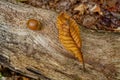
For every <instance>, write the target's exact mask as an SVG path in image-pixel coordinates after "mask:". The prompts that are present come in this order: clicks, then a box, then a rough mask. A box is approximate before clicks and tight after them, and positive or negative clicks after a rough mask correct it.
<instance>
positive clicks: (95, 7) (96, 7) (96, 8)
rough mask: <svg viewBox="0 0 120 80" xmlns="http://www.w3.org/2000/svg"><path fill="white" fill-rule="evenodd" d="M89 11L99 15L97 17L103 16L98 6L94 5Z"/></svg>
mask: <svg viewBox="0 0 120 80" xmlns="http://www.w3.org/2000/svg"><path fill="white" fill-rule="evenodd" d="M90 11H91V12H93V13H94V12H97V13H99V15H103V13H102V11H101V8H100V6H98V5H95V6H93V7H92V8H91V9H90Z"/></svg>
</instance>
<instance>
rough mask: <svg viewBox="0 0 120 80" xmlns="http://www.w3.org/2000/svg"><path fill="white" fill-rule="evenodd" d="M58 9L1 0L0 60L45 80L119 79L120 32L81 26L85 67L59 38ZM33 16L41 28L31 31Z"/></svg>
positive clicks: (30, 75)
mask: <svg viewBox="0 0 120 80" xmlns="http://www.w3.org/2000/svg"><path fill="white" fill-rule="evenodd" d="M56 17H57V13H55V12H53V11H50V10H44V9H40V8H35V7H32V6H29V5H24V4H20V3H18V4H13V3H10V2H7V1H5V0H1V1H0V63H1V65H3V66H6V67H8V68H9V69H11V70H13V71H15V72H18V73H20V74H22V75H25V76H28V77H31V78H34V79H39V78H41V79H44V80H88V79H89V80H118V79H120V60H119V58H120V49H119V48H120V33H113V32H98V31H92V30H89V29H86V28H84V27H80V28H81V36H82V45H83V46H82V52H83V56H84V60H85V64H86V71H85V72H84V71H83V69H82V64H81V63H80V62H79V61H78V60H76V59H74V58H73V57H72V55H70V52H69V51H67V50H66V49H65V48H64V47H63V46H62V45H61V43H60V42H59V39H58V30H57V28H56ZM30 18H34V19H37V20H39V21H41V23H42V29H41V30H39V31H32V30H30V29H28V28H27V27H26V22H27V21H28V20H29V19H30Z"/></svg>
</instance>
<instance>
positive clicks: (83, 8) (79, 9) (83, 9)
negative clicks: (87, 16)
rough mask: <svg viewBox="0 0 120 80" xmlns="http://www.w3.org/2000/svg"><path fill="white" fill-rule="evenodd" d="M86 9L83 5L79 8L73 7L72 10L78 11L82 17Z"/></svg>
mask: <svg viewBox="0 0 120 80" xmlns="http://www.w3.org/2000/svg"><path fill="white" fill-rule="evenodd" d="M86 9H87V6H86V5H85V4H80V5H79V6H77V7H75V8H74V10H76V11H80V14H81V15H83V14H84V13H85V11H86Z"/></svg>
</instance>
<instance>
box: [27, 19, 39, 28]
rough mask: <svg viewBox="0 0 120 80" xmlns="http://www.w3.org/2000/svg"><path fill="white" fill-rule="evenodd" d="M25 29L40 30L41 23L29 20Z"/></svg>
mask: <svg viewBox="0 0 120 80" xmlns="http://www.w3.org/2000/svg"><path fill="white" fill-rule="evenodd" d="M27 27H28V28H29V29H31V30H40V29H41V23H40V22H39V21H38V20H36V19H29V20H28V22H27Z"/></svg>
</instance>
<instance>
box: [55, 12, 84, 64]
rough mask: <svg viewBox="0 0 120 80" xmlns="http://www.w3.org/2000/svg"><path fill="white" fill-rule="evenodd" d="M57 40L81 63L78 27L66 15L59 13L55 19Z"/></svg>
mask: <svg viewBox="0 0 120 80" xmlns="http://www.w3.org/2000/svg"><path fill="white" fill-rule="evenodd" d="M57 27H58V31H59V40H60V42H61V43H62V45H63V46H64V47H65V48H66V49H67V50H68V51H70V52H71V53H73V54H74V56H75V57H76V58H78V60H79V61H80V62H82V63H84V61H83V55H82V52H81V38H80V30H79V26H78V25H77V23H76V22H75V20H73V19H72V18H71V17H70V16H69V15H68V14H66V13H60V14H59V15H58V17H57Z"/></svg>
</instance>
